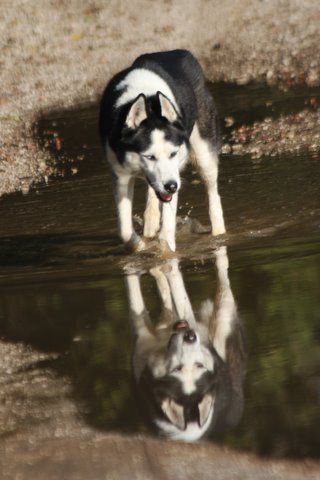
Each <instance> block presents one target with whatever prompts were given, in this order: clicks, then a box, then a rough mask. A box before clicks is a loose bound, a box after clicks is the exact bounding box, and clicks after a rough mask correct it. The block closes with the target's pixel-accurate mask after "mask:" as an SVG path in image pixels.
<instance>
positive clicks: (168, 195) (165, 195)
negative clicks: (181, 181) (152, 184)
mask: <svg viewBox="0 0 320 480" xmlns="http://www.w3.org/2000/svg"><path fill="white" fill-rule="evenodd" d="M159 195H160V197H161V200H163V201H164V202H169V201H170V200H171V198H172V195H171V193H160V194H159Z"/></svg>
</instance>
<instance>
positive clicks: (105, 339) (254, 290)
mask: <svg viewBox="0 0 320 480" xmlns="http://www.w3.org/2000/svg"><path fill="white" fill-rule="evenodd" d="M215 94H216V96H217V98H218V99H219V102H218V104H219V106H220V111H221V112H222V114H225V115H231V114H232V115H233V116H234V117H235V120H236V122H239V123H241V122H242V121H247V122H252V121H253V120H254V119H255V118H263V117H264V116H266V115H268V116H272V115H274V116H276V115H278V114H279V112H281V111H283V112H289V111H296V110H299V109H301V108H302V107H303V106H304V105H305V103H308V99H309V98H310V96H314V95H318V93H317V92H314V91H311V92H309V91H307V92H303V91H297V92H293V93H286V94H280V93H279V92H277V91H275V90H270V89H267V88H262V87H255V86H252V87H242V88H240V87H232V86H230V87H229V88H228V87H227V86H223V85H218V86H216V87H215ZM270 99H271V101H272V102H273V103H272V105H270V104H269V100H270ZM266 102H267V103H268V105H266ZM96 116H97V108H96V107H95V106H88V107H83V108H80V109H79V110H74V111H71V112H70V111H69V112H68V111H63V112H56V113H53V114H52V115H50V116H48V117H46V118H43V119H40V120H39V122H38V125H37V128H36V131H37V134H38V135H40V137H39V142H41V144H42V145H43V146H44V148H46V147H45V145H47V146H48V148H50V149H51V150H52V151H53V154H54V155H55V156H56V158H57V160H58V162H59V172H60V174H61V175H63V178H56V179H53V180H51V181H50V183H49V185H48V186H46V185H40V186H37V187H36V188H35V189H34V190H32V191H31V192H30V193H29V194H28V195H26V196H22V195H21V194H14V195H10V196H8V197H5V198H3V199H1V204H0V210H1V220H2V221H1V227H0V228H1V230H0V247H1V248H0V263H1V272H0V284H1V291H0V325H1V327H0V328H1V331H0V335H1V337H2V338H4V339H5V340H6V341H10V342H15V341H23V342H26V343H28V344H30V345H32V346H33V347H36V348H38V349H40V350H42V351H50V352H57V353H59V354H60V355H59V356H58V358H57V360H55V361H53V362H52V368H53V369H54V370H55V371H57V372H58V373H61V374H68V375H69V376H70V378H71V380H72V384H73V395H74V401H75V402H76V403H77V405H78V406H79V409H80V410H81V412H82V413H83V415H84V416H85V418H86V420H87V421H88V423H89V424H91V425H94V426H96V427H98V428H99V429H105V430H114V429H117V430H121V431H129V432H135V431H144V430H145V429H146V427H145V425H144V423H143V421H142V420H141V417H140V415H139V413H138V408H137V406H136V404H135V401H134V394H133V382H132V374H131V368H130V364H131V352H132V338H131V333H130V325H129V321H128V304H127V298H126V290H125V285H124V276H125V272H126V271H128V268H129V269H130V268H131V269H134V270H135V271H138V272H140V273H141V288H142V292H143V295H144V298H145V302H146V305H147V307H148V310H149V312H150V314H151V317H152V318H153V319H154V320H155V321H156V320H157V318H158V317H159V313H158V312H159V310H160V300H159V297H158V295H157V291H156V286H155V282H154V279H153V278H152V277H151V276H150V273H149V270H148V269H149V268H151V267H153V266H154V265H156V264H157V263H159V261H160V260H159V258H157V257H156V256H155V255H153V254H152V252H151V253H148V254H146V255H144V256H128V255H126V254H125V253H124V250H123V247H122V246H121V244H120V242H119V240H118V238H117V233H116V219H115V209H114V204H113V199H112V192H111V187H110V175H109V171H108V169H107V166H106V165H105V164H104V162H103V159H102V154H101V150H100V146H99V142H98V138H97V133H96ZM56 138H59V141H58V142H57V140H56ZM60 144H61V149H60ZM57 147H58V148H57ZM70 159H71V160H72V164H71V163H70ZM70 165H71V166H70ZM72 168H73V169H75V168H76V169H77V170H78V174H77V175H73V174H72ZM184 177H185V178H186V182H185V185H184V189H183V192H182V194H181V202H180V204H181V209H180V211H179V214H180V215H181V217H182V218H185V217H186V216H187V215H188V218H189V217H191V218H193V219H197V220H198V221H200V222H201V223H202V224H203V225H206V224H208V218H207V210H206V207H205V194H204V190H203V188H202V185H201V184H199V183H198V181H197V180H198V177H197V175H196V174H195V173H194V172H193V171H192V170H191V169H189V170H188V171H187V172H186V173H185V175H184ZM319 179H320V159H319V158H318V159H317V160H315V159H314V158H311V156H309V155H308V154H305V155H299V156H293V155H287V156H281V157H272V158H263V159H260V160H259V161H258V162H257V161H252V160H251V159H250V158H248V157H237V156H228V155H223V156H222V157H221V164H220V179H219V182H220V192H221V196H222V202H223V206H224V212H225V219H226V224H227V229H228V236H227V238H226V240H225V244H226V245H227V248H228V257H229V265H230V268H229V278H230V284H231V288H232V291H233V294H234V297H235V300H236V302H237V306H238V311H239V314H240V317H241V320H242V325H243V330H244V334H245V337H246V344H247V357H248V358H247V365H246V368H247V373H246V377H245V381H244V412H243V415H242V418H241V420H240V422H239V424H238V425H237V426H236V427H235V428H233V429H232V430H230V431H228V432H225V433H223V434H220V435H219V436H213V437H214V438H215V439H216V440H217V441H221V442H224V443H226V444H228V445H232V446H235V447H237V448H241V449H246V450H250V451H256V452H259V453H262V454H268V455H274V456H292V457H299V456H303V455H308V456H319V445H320V347H319V341H320V302H319V299H320V244H319V241H320V202H319V200H320V195H319ZM144 197H145V187H144V186H143V184H138V188H137V194H136V201H135V207H136V211H137V214H138V215H141V211H142V205H143V202H144ZM189 227H190V222H189V223H188V222H186V223H185V225H183V226H181V227H180V230H179V234H178V239H177V240H178V241H177V245H178V253H179V257H180V269H181V273H182V276H183V279H184V282H185V285H186V290H187V292H188V294H189V297H190V300H191V303H192V305H193V307H194V310H195V311H197V309H198V308H199V306H200V304H201V302H202V301H203V300H206V299H208V298H209V299H212V300H213V299H214V292H215V289H216V287H217V276H216V272H215V268H214V249H215V248H216V247H217V243H215V241H214V240H212V239H210V238H209V237H208V235H207V234H205V233H202V234H201V233H196V232H194V231H190V228H189ZM138 228H139V227H138ZM191 230H192V229H191Z"/></svg>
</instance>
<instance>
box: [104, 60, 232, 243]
mask: <svg viewBox="0 0 320 480" xmlns="http://www.w3.org/2000/svg"><path fill="white" fill-rule="evenodd" d="M100 135H101V140H102V143H103V147H104V149H105V153H106V156H107V159H108V161H109V163H110V165H111V169H112V173H113V183H114V192H115V199H116V205H117V213H118V222H119V232H120V236H121V238H122V240H123V242H124V243H125V244H126V245H127V246H128V247H129V248H130V249H132V250H135V251H137V250H142V249H143V248H144V247H145V242H144V241H143V240H142V239H141V238H140V237H139V236H138V235H137V234H136V233H135V231H134V229H133V224H132V200H133V190H134V181H135V178H136V177H137V176H142V177H143V178H144V179H145V180H146V181H147V183H148V195H147V206H146V210H145V214H144V231H143V236H144V237H145V238H152V237H155V236H156V234H157V233H158V230H159V229H160V233H159V239H160V243H161V245H162V246H163V248H164V249H167V248H168V247H169V249H171V250H172V251H174V250H175V248H176V242H175V230H176V212H177V201H178V191H179V189H180V187H181V179H180V171H181V170H182V169H183V168H184V167H185V165H186V163H187V162H188V158H189V151H190V149H192V150H193V152H194V156H195V161H196V165H197V166H198V168H199V172H200V174H201V176H202V178H203V179H204V182H205V184H206V187H207V190H208V196H209V215H210V220H211V225H212V234H213V235H219V234H223V233H225V225H224V219H223V212H222V207H221V200H220V196H219V194H218V187H217V176H218V149H219V143H218V135H217V112H216V109H215V106H214V103H213V99H212V97H211V95H210V94H209V92H208V90H207V88H206V85H205V78H204V75H203V72H202V69H201V67H200V65H199V63H198V61H197V60H196V59H195V58H194V56H193V55H192V54H191V53H190V52H188V51H187V50H173V51H169V52H158V53H151V54H146V55H142V56H140V57H139V58H137V59H136V60H135V62H134V63H133V64H132V65H131V67H129V68H127V69H126V70H123V71H121V72H120V73H118V74H117V75H116V76H115V77H113V78H112V79H111V81H110V82H109V84H108V85H107V87H106V89H105V91H104V94H103V97H102V100H101V108H100ZM161 217H162V219H161ZM160 224H161V225H160Z"/></svg>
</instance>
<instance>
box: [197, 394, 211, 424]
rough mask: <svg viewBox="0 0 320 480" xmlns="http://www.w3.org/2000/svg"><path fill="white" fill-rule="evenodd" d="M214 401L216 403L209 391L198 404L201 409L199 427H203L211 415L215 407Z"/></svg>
mask: <svg viewBox="0 0 320 480" xmlns="http://www.w3.org/2000/svg"><path fill="white" fill-rule="evenodd" d="M213 403H214V397H213V396H212V395H211V394H210V393H207V394H206V395H205V396H204V397H203V399H202V400H201V402H200V403H199V404H198V409H199V427H203V425H204V424H205V423H206V421H207V420H208V417H209V415H210V411H211V409H212V408H213Z"/></svg>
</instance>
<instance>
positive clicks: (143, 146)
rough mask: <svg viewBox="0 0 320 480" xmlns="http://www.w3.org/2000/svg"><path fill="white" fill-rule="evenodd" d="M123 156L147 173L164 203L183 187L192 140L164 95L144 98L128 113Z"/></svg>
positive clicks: (123, 141)
mask: <svg viewBox="0 0 320 480" xmlns="http://www.w3.org/2000/svg"><path fill="white" fill-rule="evenodd" d="M125 115H126V116H125V120H124V126H123V129H122V132H121V141H120V149H121V152H119V153H120V155H121V156H122V159H123V162H124V163H127V164H129V165H133V166H134V167H136V168H137V169H139V170H141V171H142V172H143V173H144V176H145V178H146V180H147V182H148V183H149V184H150V185H151V186H152V187H153V189H154V191H155V192H156V194H157V196H158V198H159V199H160V200H161V201H162V202H170V201H171V199H172V196H173V195H174V194H175V192H177V191H178V190H179V188H180V186H181V180H180V174H179V171H180V170H181V168H182V167H183V166H184V164H185V163H186V161H187V158H188V149H189V140H188V135H187V133H186V131H185V129H184V127H183V122H182V120H181V117H180V115H179V113H178V111H177V109H176V108H175V106H174V105H173V103H172V102H171V101H170V100H169V99H168V98H167V97H166V96H165V95H163V94H162V93H160V92H158V93H157V95H155V96H153V97H148V98H146V97H145V95H143V94H140V95H139V96H138V97H137V98H136V100H135V101H134V102H133V103H132V104H131V106H130V107H129V109H128V111H127V112H125Z"/></svg>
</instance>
